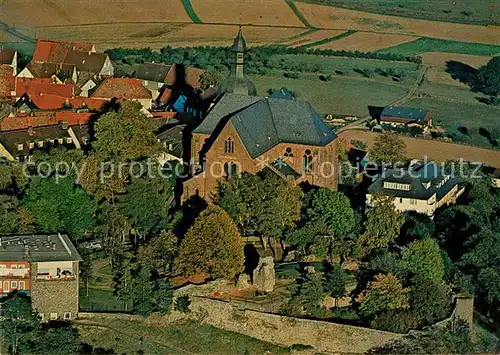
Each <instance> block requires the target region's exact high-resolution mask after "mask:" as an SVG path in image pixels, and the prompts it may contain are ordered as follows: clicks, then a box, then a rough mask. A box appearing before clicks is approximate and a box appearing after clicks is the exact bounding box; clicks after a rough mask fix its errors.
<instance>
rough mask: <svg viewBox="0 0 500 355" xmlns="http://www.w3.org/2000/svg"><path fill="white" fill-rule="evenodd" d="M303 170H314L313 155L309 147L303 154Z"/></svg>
mask: <svg viewBox="0 0 500 355" xmlns="http://www.w3.org/2000/svg"><path fill="white" fill-rule="evenodd" d="M302 171H303V172H304V173H312V171H313V156H312V153H311V151H310V150H309V149H306V151H305V152H304V155H303V156H302Z"/></svg>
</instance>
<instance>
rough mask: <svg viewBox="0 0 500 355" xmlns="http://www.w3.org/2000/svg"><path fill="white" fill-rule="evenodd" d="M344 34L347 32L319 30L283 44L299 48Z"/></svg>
mask: <svg viewBox="0 0 500 355" xmlns="http://www.w3.org/2000/svg"><path fill="white" fill-rule="evenodd" d="M344 32H345V31H344V30H318V31H315V32H311V33H308V34H306V35H304V36H300V37H297V38H293V39H292V40H290V41H287V42H284V43H282V44H284V45H287V46H290V47H298V46H303V45H305V44H309V43H312V42H317V41H321V40H322V39H323V38H327V37H335V36H338V35H340V34H342V33H344Z"/></svg>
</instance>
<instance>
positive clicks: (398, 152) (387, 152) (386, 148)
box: [369, 132, 407, 165]
mask: <svg viewBox="0 0 500 355" xmlns="http://www.w3.org/2000/svg"><path fill="white" fill-rule="evenodd" d="M369 153H370V159H371V160H372V161H373V162H375V163H377V164H390V165H393V164H396V163H401V162H404V161H406V159H407V158H406V144H405V142H404V141H403V140H402V139H401V138H400V137H399V136H397V135H396V134H395V133H391V132H385V133H382V134H380V135H378V136H377V138H376V139H375V142H374V143H373V147H372V149H371V150H370V152H369Z"/></svg>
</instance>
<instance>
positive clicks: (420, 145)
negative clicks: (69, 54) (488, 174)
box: [339, 130, 500, 167]
mask: <svg viewBox="0 0 500 355" xmlns="http://www.w3.org/2000/svg"><path fill="white" fill-rule="evenodd" d="M379 134H380V133H375V132H370V131H361V130H346V131H343V132H341V133H339V138H340V139H345V140H346V141H347V142H350V141H352V140H360V141H363V142H366V143H367V145H368V149H369V148H370V146H371V145H372V144H373V142H374V141H375V138H376V137H377V136H378V135H379ZM401 138H402V139H403V141H404V142H405V143H406V153H407V155H408V157H409V158H412V159H424V157H427V159H429V160H435V161H437V162H444V161H446V160H460V159H461V158H462V159H464V160H465V161H472V162H477V161H478V160H480V161H482V162H484V163H486V164H488V165H489V166H492V167H500V151H498V150H491V149H485V148H479V147H472V146H467V145H462V144H454V143H448V142H443V141H437V140H430V139H419V138H410V137H406V136H401Z"/></svg>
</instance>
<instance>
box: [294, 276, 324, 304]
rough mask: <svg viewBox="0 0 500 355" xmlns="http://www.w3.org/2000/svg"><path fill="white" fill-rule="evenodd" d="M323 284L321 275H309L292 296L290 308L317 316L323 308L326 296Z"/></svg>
mask: <svg viewBox="0 0 500 355" xmlns="http://www.w3.org/2000/svg"><path fill="white" fill-rule="evenodd" d="M323 282H324V280H323V277H322V275H321V274H320V273H312V274H307V275H306V277H305V278H304V279H303V280H302V282H301V283H300V284H299V288H298V289H297V291H296V293H295V294H294V295H293V296H292V299H291V301H290V303H291V307H290V308H293V309H296V310H297V311H300V312H303V311H305V312H306V313H307V314H315V313H316V310H317V309H318V308H319V307H321V303H322V302H323V299H324V297H325V294H326V292H325V289H324V288H323Z"/></svg>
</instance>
